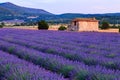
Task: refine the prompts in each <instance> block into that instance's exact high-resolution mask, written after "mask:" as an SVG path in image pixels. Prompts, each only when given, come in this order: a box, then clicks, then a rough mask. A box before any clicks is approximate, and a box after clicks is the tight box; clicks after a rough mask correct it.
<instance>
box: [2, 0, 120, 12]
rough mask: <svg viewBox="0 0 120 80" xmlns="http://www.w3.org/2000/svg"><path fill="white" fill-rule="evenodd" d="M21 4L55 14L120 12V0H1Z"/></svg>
mask: <svg viewBox="0 0 120 80" xmlns="http://www.w3.org/2000/svg"><path fill="white" fill-rule="evenodd" d="M3 2H11V3H14V4H16V5H19V6H24V7H30V8H38V9H44V10H46V11H48V12H51V13H53V14H63V13H84V14H95V13H116V12H120V0H0V3H3Z"/></svg>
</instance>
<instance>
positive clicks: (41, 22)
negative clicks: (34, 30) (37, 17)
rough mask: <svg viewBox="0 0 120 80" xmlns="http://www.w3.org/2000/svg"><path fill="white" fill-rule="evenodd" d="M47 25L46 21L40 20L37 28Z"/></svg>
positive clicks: (43, 27) (45, 27) (44, 27)
mask: <svg viewBox="0 0 120 80" xmlns="http://www.w3.org/2000/svg"><path fill="white" fill-rule="evenodd" d="M48 28H49V25H48V24H47V22H46V21H44V20H41V21H39V22H38V29H48Z"/></svg>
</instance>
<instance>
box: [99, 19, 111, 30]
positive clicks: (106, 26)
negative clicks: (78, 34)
mask: <svg viewBox="0 0 120 80" xmlns="http://www.w3.org/2000/svg"><path fill="white" fill-rule="evenodd" d="M108 28H110V26H109V23H108V22H107V21H103V22H102V26H101V29H108Z"/></svg>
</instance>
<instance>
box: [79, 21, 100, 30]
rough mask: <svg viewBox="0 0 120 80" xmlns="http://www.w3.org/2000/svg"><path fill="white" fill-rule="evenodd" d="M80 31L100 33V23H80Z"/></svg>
mask: <svg viewBox="0 0 120 80" xmlns="http://www.w3.org/2000/svg"><path fill="white" fill-rule="evenodd" d="M79 31H98V22H86V21H80V22H79Z"/></svg>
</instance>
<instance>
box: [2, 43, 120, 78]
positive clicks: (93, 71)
mask: <svg viewBox="0 0 120 80" xmlns="http://www.w3.org/2000/svg"><path fill="white" fill-rule="evenodd" d="M0 49H1V50H3V51H6V52H9V53H10V54H14V55H16V56H18V57H19V58H21V59H24V60H27V61H29V62H32V63H34V64H36V65H39V66H41V67H44V68H46V69H48V70H51V71H53V72H57V73H61V74H63V75H64V76H65V77H69V78H71V79H75V80H79V79H81V78H82V79H83V80H84V79H90V80H96V79H98V80H99V79H100V80H101V79H103V80H106V79H109V80H114V79H119V78H120V77H119V74H120V71H118V70H117V71H115V70H109V69H106V68H103V67H101V66H99V65H98V66H95V67H93V66H92V67H89V66H87V65H85V64H84V63H80V62H73V61H69V60H67V59H65V58H63V57H60V56H57V55H51V54H45V53H42V52H38V51H36V50H33V49H29V48H27V47H24V46H20V45H16V44H12V43H8V42H5V41H0Z"/></svg>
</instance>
